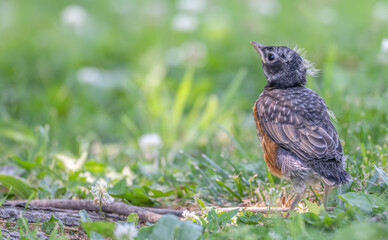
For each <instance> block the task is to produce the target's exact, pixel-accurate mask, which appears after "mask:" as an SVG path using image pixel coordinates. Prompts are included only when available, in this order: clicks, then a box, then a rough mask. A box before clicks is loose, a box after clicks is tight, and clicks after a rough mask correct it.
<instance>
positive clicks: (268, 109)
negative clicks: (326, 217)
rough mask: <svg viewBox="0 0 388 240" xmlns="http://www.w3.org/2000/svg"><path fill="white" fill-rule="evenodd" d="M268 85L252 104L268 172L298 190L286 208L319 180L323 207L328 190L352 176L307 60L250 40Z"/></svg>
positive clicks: (299, 198)
mask: <svg viewBox="0 0 388 240" xmlns="http://www.w3.org/2000/svg"><path fill="white" fill-rule="evenodd" d="M251 44H252V45H253V46H254V47H255V48H256V50H257V51H258V52H259V54H260V58H261V62H262V67H263V71H264V75H265V78H266V79H267V84H266V85H265V87H264V90H263V92H262V93H261V94H260V96H259V98H258V99H257V101H256V103H255V105H254V106H253V117H254V120H255V123H256V130H257V136H258V138H259V140H260V142H261V148H262V150H263V153H264V160H265V162H266V164H267V166H268V169H269V171H270V172H271V173H272V174H273V175H275V176H278V177H281V178H285V179H288V180H290V181H291V183H292V185H293V187H294V190H295V192H296V196H295V199H294V200H293V202H292V204H291V207H290V210H293V209H294V208H295V207H296V205H297V204H298V203H299V202H300V200H301V199H302V197H303V194H304V192H305V190H306V186H307V185H313V184H316V183H318V182H323V184H324V188H325V196H324V201H323V204H324V207H325V208H326V207H327V201H328V198H329V194H330V191H331V190H332V188H333V187H335V186H340V185H341V184H343V183H346V182H348V181H350V180H351V179H352V177H351V175H350V174H349V173H348V172H346V171H345V169H344V165H345V160H346V158H345V157H344V154H343V150H342V146H341V142H340V140H339V138H338V134H337V131H336V130H335V128H334V126H333V124H332V123H331V121H330V117H329V110H328V107H327V106H326V104H325V101H324V100H323V99H322V98H321V97H320V96H319V95H318V94H317V93H315V92H314V91H313V90H311V89H309V88H306V87H305V84H306V71H307V70H308V69H307V66H306V65H307V64H305V63H306V61H304V60H303V58H302V57H301V56H300V55H299V54H298V53H297V52H296V51H294V50H291V49H289V48H288V47H275V46H264V45H262V44H260V43H258V42H255V41H252V42H251Z"/></svg>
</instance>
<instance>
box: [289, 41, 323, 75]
mask: <svg viewBox="0 0 388 240" xmlns="http://www.w3.org/2000/svg"><path fill="white" fill-rule="evenodd" d="M294 51H295V52H297V53H298V54H299V56H300V57H301V58H302V60H303V65H304V66H305V68H306V71H307V74H308V75H310V76H312V77H316V76H317V75H318V74H319V69H317V68H315V66H314V63H312V62H310V60H308V59H307V51H306V50H305V49H303V48H298V47H295V48H294Z"/></svg>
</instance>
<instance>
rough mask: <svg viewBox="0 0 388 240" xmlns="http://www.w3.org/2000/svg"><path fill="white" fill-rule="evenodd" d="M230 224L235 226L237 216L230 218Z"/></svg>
mask: <svg viewBox="0 0 388 240" xmlns="http://www.w3.org/2000/svg"><path fill="white" fill-rule="evenodd" d="M230 224H232V225H234V226H237V216H234V217H232V218H231V219H230Z"/></svg>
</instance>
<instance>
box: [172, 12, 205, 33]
mask: <svg viewBox="0 0 388 240" xmlns="http://www.w3.org/2000/svg"><path fill="white" fill-rule="evenodd" d="M198 25H199V21H198V18H197V17H196V16H194V15H191V14H188V13H178V14H177V15H175V17H174V18H173V19H172V28H173V29H174V30H176V31H178V32H194V31H195V30H196V29H197V28H198Z"/></svg>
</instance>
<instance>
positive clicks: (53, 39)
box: [0, 0, 388, 158]
mask: <svg viewBox="0 0 388 240" xmlns="http://www.w3.org/2000/svg"><path fill="white" fill-rule="evenodd" d="M387 12H388V4H387V2H385V1H369V0H368V1H357V4H355V3H354V1H350V0H349V1H298V2H297V3H294V2H291V1H269V0H249V1H248V0H244V1H216V0H198V1H189V0H180V1H159V0H158V1H156V0H155V1H151V0H144V1H125V0H111V1H98V2H95V1H79V2H77V1H48V0H47V1H40V2H39V4H37V3H36V2H32V1H21V0H16V1H6V0H1V2H0V39H1V41H0V91H1V92H0V118H1V127H0V136H1V141H2V142H1V143H2V144H1V146H0V151H1V153H0V154H1V156H2V158H4V157H5V156H7V155H9V154H10V153H14V151H15V150H16V151H19V150H20V149H23V147H24V146H25V145H28V144H31V143H32V142H33V140H32V137H31V136H30V135H32V134H33V132H32V131H33V130H34V128H36V126H39V125H42V126H48V127H49V128H50V133H49V135H50V138H51V140H52V144H53V145H54V146H55V147H56V148H57V149H58V150H66V151H71V152H74V153H77V151H78V149H79V146H80V144H81V143H92V142H102V143H117V142H119V143H123V144H126V146H127V147H128V149H134V151H136V149H138V139H139V138H140V137H141V136H142V135H144V134H146V133H156V134H158V135H159V136H160V137H161V141H162V142H163V146H165V147H171V146H174V148H175V149H180V148H185V147H186V148H187V147H188V148H189V149H193V148H196V147H198V146H205V145H206V144H209V143H211V142H213V141H215V140H214V139H213V137H214V135H213V134H214V133H216V132H217V131H219V129H220V127H219V125H221V126H223V127H224V128H225V129H227V130H228V131H231V132H232V134H234V135H237V137H238V134H239V133H240V134H242V135H243V136H246V139H245V138H244V139H242V141H244V142H255V141H256V139H255V138H256V137H255V129H254V126H253V121H252V120H251V106H252V105H253V103H254V101H255V100H256V98H257V97H258V95H259V92H260V91H261V90H262V88H263V86H264V84H265V79H264V76H263V73H262V71H261V67H260V63H259V58H258V56H257V53H256V52H255V50H254V49H253V48H252V46H251V45H250V44H249V41H250V40H256V41H259V42H261V43H263V44H265V45H285V46H289V47H291V48H292V47H294V46H298V47H301V48H305V49H307V50H308V52H309V55H310V57H309V58H310V59H311V60H312V61H313V62H315V63H316V66H317V67H318V68H320V69H321V70H322V72H321V74H320V76H319V77H318V78H314V79H309V87H312V88H313V89H314V90H315V91H317V92H318V93H319V94H321V95H322V96H323V97H324V98H325V99H326V101H327V103H328V105H329V107H330V108H331V109H332V110H333V111H334V113H335V114H336V116H337V119H338V122H339V124H338V127H339V131H340V133H341V136H343V138H345V139H348V140H349V141H352V140H356V141H357V140H358V137H365V136H364V135H370V136H372V137H373V139H374V140H373V141H374V142H377V143H384V142H386V140H387V124H386V122H387V112H388V110H387V109H388V108H387V107H386V105H387V103H388V93H387V89H386V88H387V77H386V76H387V72H388V68H387V63H388V56H387V55H388V53H387V51H388V50H387V48H388V47H387V44H388V43H387V42H385V45H384V44H383V39H384V38H388V19H387V18H388V13H387ZM386 41H387V40H386ZM383 45H384V46H383ZM185 78H186V80H185ZM347 131H348V132H347ZM242 132H244V133H242ZM22 135H24V136H22ZM345 136H346V137H345ZM219 137H221V138H222V136H219ZM246 144H248V143H246ZM255 144H256V143H255ZM357 147H358V144H356V143H352V145H351V146H349V147H348V148H347V150H348V151H349V150H353V149H354V148H357ZM349 148H351V149H349Z"/></svg>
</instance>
